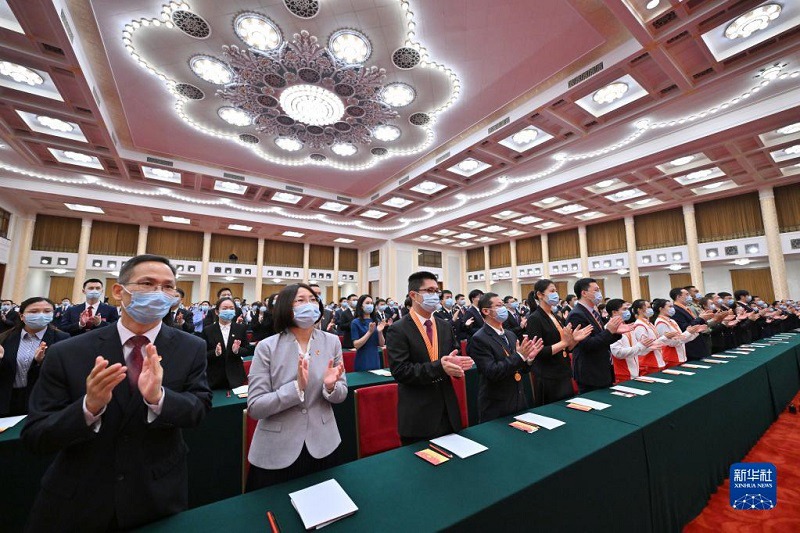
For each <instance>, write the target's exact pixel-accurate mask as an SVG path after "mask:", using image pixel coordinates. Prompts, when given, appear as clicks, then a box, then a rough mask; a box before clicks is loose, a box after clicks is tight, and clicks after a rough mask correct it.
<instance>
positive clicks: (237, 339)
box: [203, 297, 253, 390]
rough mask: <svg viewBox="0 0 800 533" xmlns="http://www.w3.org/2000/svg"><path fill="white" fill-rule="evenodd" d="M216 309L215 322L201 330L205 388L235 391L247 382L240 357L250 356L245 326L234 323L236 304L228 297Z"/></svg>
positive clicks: (220, 300) (218, 303)
mask: <svg viewBox="0 0 800 533" xmlns="http://www.w3.org/2000/svg"><path fill="white" fill-rule="evenodd" d="M215 309H216V312H217V321H216V322H214V323H213V324H212V325H211V326H209V327H206V328H205V329H204V330H203V338H204V339H205V340H206V357H207V360H208V367H207V369H206V375H207V377H208V386H209V387H211V388H212V389H216V390H226V389H235V388H236V387H241V386H242V385H244V384H245V382H246V381H247V376H246V375H245V371H244V362H243V361H242V357H245V356H247V355H252V354H253V351H252V350H251V348H250V343H248V342H247V326H246V325H244V324H237V323H236V322H235V319H236V304H234V302H233V300H232V299H231V298H227V297H225V298H220V299H219V300H218V301H217V305H216V306H215Z"/></svg>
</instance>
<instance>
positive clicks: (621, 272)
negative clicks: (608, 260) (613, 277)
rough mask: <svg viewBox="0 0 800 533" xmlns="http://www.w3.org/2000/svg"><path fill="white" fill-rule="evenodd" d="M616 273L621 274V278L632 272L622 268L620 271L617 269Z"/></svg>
mask: <svg viewBox="0 0 800 533" xmlns="http://www.w3.org/2000/svg"><path fill="white" fill-rule="evenodd" d="M616 272H617V274H619V275H620V276H624V275H625V274H627V273H629V272H630V270H628V269H627V268H620V269H617V271H616Z"/></svg>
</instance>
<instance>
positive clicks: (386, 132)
mask: <svg viewBox="0 0 800 533" xmlns="http://www.w3.org/2000/svg"><path fill="white" fill-rule="evenodd" d="M372 135H373V136H374V137H375V138H376V139H378V140H379V141H383V142H391V141H396V140H397V139H399V138H400V128H398V127H397V126H391V125H388V124H381V125H380V126H378V127H376V128H375V129H374V130H372Z"/></svg>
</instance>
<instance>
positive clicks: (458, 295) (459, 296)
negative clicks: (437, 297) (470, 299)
mask: <svg viewBox="0 0 800 533" xmlns="http://www.w3.org/2000/svg"><path fill="white" fill-rule="evenodd" d="M459 298H464V295H463V294H456V301H458V300H459Z"/></svg>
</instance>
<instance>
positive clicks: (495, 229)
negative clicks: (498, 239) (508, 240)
mask: <svg viewBox="0 0 800 533" xmlns="http://www.w3.org/2000/svg"><path fill="white" fill-rule="evenodd" d="M507 229H508V228H505V227H503V226H498V225H497V224H492V225H491V226H486V227H485V228H481V231H485V232H486V233H497V232H498V231H505V230H507Z"/></svg>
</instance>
